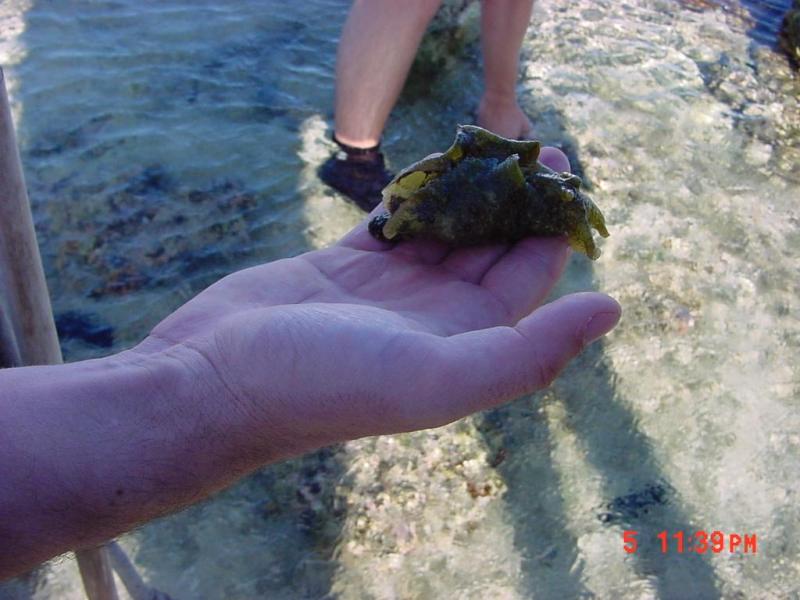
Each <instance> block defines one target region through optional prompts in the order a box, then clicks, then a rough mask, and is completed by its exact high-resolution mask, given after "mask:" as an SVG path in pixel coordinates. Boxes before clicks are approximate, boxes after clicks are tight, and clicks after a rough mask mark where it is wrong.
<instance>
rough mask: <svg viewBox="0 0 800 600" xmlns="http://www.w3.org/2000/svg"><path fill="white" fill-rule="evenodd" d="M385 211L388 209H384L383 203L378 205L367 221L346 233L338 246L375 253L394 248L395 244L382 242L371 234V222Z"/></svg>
mask: <svg viewBox="0 0 800 600" xmlns="http://www.w3.org/2000/svg"><path fill="white" fill-rule="evenodd" d="M385 210H386V209H385V208H384V207H383V202H381V203H380V204H378V206H376V207H375V208H373V209H372V212H370V213H369V215H367V218H366V219H364V220H363V221H361V223H359V224H358V225H356V226H355V227H353V229H351V230H350V231H349V232H348V233H346V234H345V235H344V236H343V237H342V238H341V239H340V240H339V241H338V242H337V244H338V245H339V246H347V247H349V248H355V249H356V250H371V251H375V252H382V251H384V250H389V249H390V248H393V247H394V246H395V244H394V243H393V242H382V241H381V240H378V239H375V237H374V236H373V235H372V234H371V233H370V232H369V222H370V221H371V220H372V219H374V218H375V217H377V216H378V215H380V214H382V213H383V212H384V211H385Z"/></svg>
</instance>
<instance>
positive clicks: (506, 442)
mask: <svg viewBox="0 0 800 600" xmlns="http://www.w3.org/2000/svg"><path fill="white" fill-rule="evenodd" d="M29 4H30V3H29V2H23V1H21V0H19V1H16V2H12V3H10V4H4V7H3V8H0V10H2V11H5V13H3V12H0V27H2V31H3V32H4V34H3V39H2V42H0V62H2V63H4V64H5V65H8V66H9V68H8V71H7V76H8V78H9V80H10V82H11V86H12V93H13V101H14V109H15V115H16V117H17V126H18V132H19V136H20V143H21V146H22V152H23V162H24V164H25V167H26V175H27V180H28V186H29V189H30V195H31V200H32V203H33V207H34V213H35V220H36V225H37V231H38V234H39V240H40V244H41V246H42V251H43V258H44V261H45V267H46V271H47V276H48V283H49V285H50V289H51V293H52V295H53V299H54V309H55V313H56V315H57V316H58V317H59V319H60V324H61V327H62V331H65V332H70V331H72V332H73V335H72V336H71V337H67V338H66V339H65V341H64V350H65V354H66V357H67V359H69V360H77V359H80V358H85V357H90V356H99V355H103V354H105V353H108V352H109V351H113V350H117V349H122V348H125V347H128V346H130V345H131V344H133V343H134V342H136V341H138V340H139V339H141V338H142V337H143V336H144V335H145V334H146V332H147V331H148V330H149V328H150V327H152V326H153V325H154V324H155V323H156V322H158V321H159V320H160V319H161V318H162V317H163V316H165V315H166V314H167V313H169V312H170V311H171V310H172V309H174V308H175V307H177V306H178V305H180V304H181V303H182V302H183V301H185V300H186V299H187V298H189V297H191V296H192V295H194V294H195V293H196V292H197V291H199V290H200V289H202V288H203V287H205V286H206V285H208V284H209V283H211V282H212V281H214V280H216V279H217V278H219V277H220V276H221V275H223V274H225V273H228V272H230V271H233V270H236V269H238V268H241V267H244V266H248V265H251V264H255V263H259V262H263V261H267V260H272V259H275V258H278V257H283V256H289V255H293V254H297V253H299V252H302V251H305V250H307V249H312V248H316V247H321V246H324V245H326V244H328V243H330V242H331V241H333V240H335V239H337V238H338V237H339V236H340V235H341V234H342V233H344V232H345V231H347V230H348V229H349V228H350V227H352V226H353V225H354V224H355V223H357V222H358V221H359V219H360V218H361V215H360V214H359V212H358V211H357V210H356V209H354V208H352V207H351V206H349V205H347V204H345V203H344V202H342V201H341V199H340V198H338V197H337V196H336V195H335V193H333V192H331V191H330V190H327V189H326V188H325V187H324V186H323V185H321V184H320V183H319V181H318V180H317V179H316V176H315V170H316V167H317V166H318V165H319V164H320V163H321V162H322V161H323V160H325V158H327V156H328V154H329V153H330V151H331V144H330V142H328V141H327V137H326V136H327V130H328V128H329V126H330V120H331V116H332V115H331V102H332V86H333V78H332V73H333V65H334V55H335V49H336V42H337V39H338V35H339V31H340V28H341V24H342V22H343V20H344V17H345V12H346V3H344V2H333V1H327V2H326V1H323V0H314V2H307V3H292V4H291V6H290V5H288V4H285V3H277V2H273V3H264V2H240V3H237V5H236V8H235V9H233V8H231V7H228V6H227V5H224V4H223V5H220V3H211V2H195V1H192V2H189V1H188V0H187V1H178V0H169V1H168V2H161V3H158V4H155V3H152V4H145V6H144V7H141V6H139V4H140V3H134V2H132V1H131V0H120V1H116V2H104V3H80V2H62V3H58V4H51V3H41V4H36V3H34V4H33V6H29ZM765 7H767V8H768V9H769V10H767V11H766V12H765V11H764V8H765ZM781 7H782V5H780V4H779V3H773V4H770V5H764V4H756V3H745V4H743V5H742V6H739V5H735V4H731V3H726V4H718V3H709V2H699V1H695V2H684V3H680V4H678V3H674V2H665V1H660V0H629V1H628V2H625V3H622V4H620V3H616V2H611V1H610V0H592V1H591V2H590V1H589V0H575V1H572V2H568V3H567V2H554V1H545V0H542V2H540V3H539V5H537V8H536V11H535V17H534V21H533V24H532V26H531V28H530V30H529V35H528V39H527V40H526V43H525V60H524V61H523V65H522V77H521V80H520V95H521V99H522V102H523V105H524V107H525V108H526V110H527V111H528V112H529V114H531V116H532V117H533V118H534V121H535V123H536V127H537V131H538V134H539V136H540V137H541V138H542V139H543V140H544V141H546V142H548V143H555V144H561V145H562V146H563V147H564V149H565V150H566V151H567V153H568V154H569V155H570V157H571V159H572V160H573V164H574V165H575V168H576V170H577V171H578V172H579V173H581V174H582V175H583V176H584V178H585V180H586V181H587V184H588V185H589V186H590V188H591V193H592V195H593V197H594V198H595V200H596V201H597V203H598V205H599V206H601V207H602V209H603V210H604V212H605V213H606V216H607V219H608V221H609V229H610V230H611V232H612V236H611V237H610V238H609V239H608V240H606V241H605V242H604V244H603V246H602V249H603V256H602V258H601V259H600V260H599V261H597V262H596V263H589V262H588V261H586V260H585V259H583V258H582V257H574V258H573V259H572V261H571V262H570V264H569V267H568V270H567V273H566V275H565V277H564V278H563V280H562V282H561V284H560V285H559V289H558V291H557V293H558V294H562V293H566V292H569V291H573V290H582V289H597V290H602V291H604V292H607V293H609V294H611V295H613V296H615V297H616V298H618V299H619V300H620V302H621V303H622V305H623V307H624V309H625V314H624V318H623V321H622V322H621V324H620V326H619V327H618V328H617V329H616V330H615V332H614V333H612V334H611V335H610V336H609V337H608V338H607V339H606V340H605V341H604V342H602V343H600V344H596V345H594V346H593V347H591V348H590V349H589V350H587V351H586V352H585V353H584V354H583V355H582V356H581V357H580V358H579V359H578V360H577V361H575V363H574V364H573V365H571V366H570V368H569V369H568V370H567V371H566V372H565V373H564V374H563V375H562V376H561V377H560V378H559V379H558V381H557V382H556V383H555V384H554V385H553V386H552V387H551V388H550V389H549V390H547V391H545V392H542V393H540V394H537V395H535V396H533V397H530V398H523V399H520V400H519V401H517V402H515V403H512V404H510V405H508V406H507V407H504V408H501V409H498V410H495V411H491V412H488V413H485V414H482V415H477V416H475V417H473V418H469V419H465V420H462V421H460V422H458V423H456V424H453V425H451V426H449V427H445V428H441V429H438V430H434V431H425V432H419V433H414V434H406V435H400V436H386V437H381V438H375V439H366V440H360V441H357V442H353V443H350V444H346V445H344V446H342V447H339V448H335V449H329V450H326V451H323V452H320V453H317V454H314V455H309V456H307V457H303V458H302V459H298V460H295V461H289V462H286V463H283V464H281V465H276V466H273V467H270V468H267V469H264V470H263V471H262V472H260V473H258V474H256V475H254V476H252V477H250V478H248V479H246V480H245V481H243V482H242V483H241V484H239V485H237V486H235V487H234V488H232V489H231V490H228V491H226V492H225V493H223V494H220V495H219V496H217V497H216V498H214V499H212V500H211V501H208V502H206V503H203V504H201V505H199V506H196V507H193V508H191V509H189V510H187V511H184V512H182V513H180V514H178V515H175V516H172V517H169V518H166V519H162V520H160V521H157V522H155V523H152V524H149V525H147V526H145V527H143V528H141V529H140V530H138V531H136V532H133V533H132V534H129V535H127V536H124V537H123V538H122V543H123V545H124V546H125V547H126V548H127V549H128V550H129V552H130V554H131V556H132V558H133V559H134V561H135V562H136V564H137V565H138V567H139V568H140V569H141V570H142V572H143V574H144V575H145V577H146V578H147V579H148V581H150V582H151V583H152V584H153V585H155V586H157V587H158V588H160V589H162V590H164V591H167V592H169V593H170V594H172V595H173V596H174V597H176V598H223V597H224V598H253V597H270V598H298V597H309V598H318V597H324V596H326V595H330V596H336V597H341V598H440V597H459V598H484V597H499V598H528V597H536V598H539V597H542V598H564V597H576V596H581V595H582V596H592V595H596V596H599V597H609V596H611V595H612V594H613V595H615V596H618V597H622V598H651V597H653V598H655V597H658V598H678V597H681V598H682V597H696V598H707V597H716V596H720V595H722V596H725V597H765V598H784V597H791V596H793V595H798V594H800V588H798V584H797V582H798V581H800V552H799V551H798V547H797V544H796V540H797V539H798V534H799V533H800V510H799V509H798V508H797V497H798V493H800V485H799V484H798V482H800V456H798V453H799V452H800V433H798V432H799V431H800V428H799V427H798V426H799V425H800V417H798V410H797V409H798V403H799V402H798V401H799V400H800V377H799V373H798V367H797V365H796V361H795V360H794V357H795V356H796V355H797V352H798V346H800V325H799V323H800V321H798V316H799V313H798V311H799V309H800V301H798V292H800V285H799V284H798V281H800V278H798V275H800V273H798V271H800V269H798V266H799V265H800V263H799V262H798V259H797V255H798V252H800V236H799V235H798V233H797V226H798V224H800V210H799V209H798V208H797V207H798V201H799V200H800V144H799V143H798V140H800V106H799V105H798V97H800V93H799V92H800V84H799V83H798V80H797V78H796V77H793V76H792V75H791V72H790V70H789V68H788V66H787V64H786V61H785V60H784V58H783V57H781V56H779V55H777V54H775V53H774V52H773V51H772V49H771V46H770V43H771V41H770V40H771V38H770V34H769V32H770V31H773V32H774V27H775V26H776V23H777V21H776V19H775V18H774V15H775V14H777V13H778V12H779V9H780V8H781ZM758 10H761V11H762V12H761V13H759V12H758ZM762 13H763V14H762ZM767 13H769V14H768V15H767V16H764V14H767ZM753 17H755V18H756V21H755V22H754V21H752V18H753ZM12 25H13V26H12ZM477 61H478V59H477V57H476V56H475V55H474V53H471V52H467V53H466V54H465V56H464V57H462V59H461V60H460V61H457V62H456V63H455V64H454V66H453V68H452V69H451V70H449V71H448V72H446V73H443V74H442V76H441V77H440V78H439V79H438V80H437V81H435V82H433V84H432V85H430V86H429V90H428V92H427V93H426V94H423V95H421V94H419V93H418V90H417V91H416V92H414V93H408V94H406V95H405V97H404V98H403V100H402V101H401V103H400V105H399V106H398V107H397V109H396V110H395V112H394V113H393V115H392V118H391V121H390V123H389V126H388V128H387V131H386V137H385V144H384V147H385V151H386V154H387V157H388V159H389V161H390V162H391V163H392V164H394V165H395V166H401V165H403V164H405V163H407V162H409V161H410V160H413V159H415V158H418V157H419V156H422V155H425V154H427V153H429V152H431V151H434V150H437V149H441V148H443V147H445V146H446V145H447V144H448V143H449V141H450V139H451V137H452V133H453V129H454V126H455V124H456V123H459V122H466V121H469V119H470V118H471V115H472V111H473V110H474V102H475V99H476V97H477V94H479V93H480V77H479V75H480V67H479V63H478V62H477ZM410 89H414V88H413V87H412V88H410ZM70 325H71V326H72V329H70ZM86 331H92V332H94V335H87V334H86V333H85V332H86ZM81 338H82V339H81ZM626 529H634V530H637V531H638V532H639V540H640V543H641V547H640V550H639V551H638V552H637V553H635V554H632V555H629V554H626V553H625V552H624V550H623V540H622V532H623V531H624V530H626ZM697 530H705V531H708V532H711V531H715V530H718V531H721V532H724V533H727V534H732V533H737V534H741V535H744V534H756V535H757V536H758V548H757V553H755V554H752V553H747V554H745V553H742V552H741V551H737V552H734V553H730V552H727V551H726V552H721V553H718V554H715V553H707V554H703V555H699V554H697V553H685V554H679V553H677V552H675V551H673V550H672V548H673V546H670V551H669V552H667V553H662V552H661V549H660V545H659V543H658V541H657V539H656V537H655V536H656V535H657V534H658V532H661V531H667V532H668V533H669V534H670V535H672V534H674V533H676V532H677V531H685V532H687V533H691V532H694V531H697ZM3 593H6V594H8V595H13V596H12V597H16V596H20V597H26V596H28V595H32V596H33V597H35V598H70V597H74V598H78V597H80V584H79V582H78V579H77V575H76V571H75V567H74V564H73V563H72V561H71V560H69V559H62V560H58V561H54V562H53V563H51V564H50V565H48V566H47V567H46V568H44V569H43V570H42V571H41V572H40V573H39V574H38V576H37V577H36V578H34V579H33V580H32V583H30V585H26V584H24V583H23V582H17V583H16V584H15V585H13V586H6V587H5V588H0V595H2V594H3Z"/></svg>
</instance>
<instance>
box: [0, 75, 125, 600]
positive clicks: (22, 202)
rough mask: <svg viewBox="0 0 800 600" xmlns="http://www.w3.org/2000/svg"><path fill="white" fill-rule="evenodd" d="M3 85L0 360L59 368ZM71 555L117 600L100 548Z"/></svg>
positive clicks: (98, 589) (100, 599)
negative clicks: (0, 347)
mask: <svg viewBox="0 0 800 600" xmlns="http://www.w3.org/2000/svg"><path fill="white" fill-rule="evenodd" d="M5 83H6V82H5V76H4V74H3V69H2V68H0V336H2V337H0V342H2V343H3V344H4V345H8V346H11V347H9V348H4V349H3V350H0V356H2V357H3V358H4V360H5V361H6V362H8V361H19V364H20V365H48V364H50V365H52V364H59V363H61V362H63V360H62V357H61V348H60V347H59V345H58V334H57V333H56V327H55V323H54V321H53V309H52V307H51V306H50V296H49V294H48V293H47V283H46V281H45V278H44V269H43V268H42V259H41V257H40V255H39V245H38V244H37V243H36V233H35V231H34V229H33V216H32V215H31V209H30V204H29V203H28V193H27V191H26V189H25V179H24V177H23V174H22V164H21V162H20V157H19V150H18V148H17V139H16V135H15V134H14V123H13V121H12V119H11V107H10V105H9V102H8V94H7V93H6V85H5ZM14 346H16V347H14ZM9 357H11V358H9ZM75 556H76V557H77V559H78V567H79V569H80V572H81V577H82V578H83V585H84V588H85V589H86V595H87V597H88V598H89V600H117V591H116V589H115V587H114V578H113V575H112V572H111V566H110V563H109V560H108V556H107V554H106V552H105V550H104V549H103V548H92V549H90V550H81V551H78V552H76V553H75Z"/></svg>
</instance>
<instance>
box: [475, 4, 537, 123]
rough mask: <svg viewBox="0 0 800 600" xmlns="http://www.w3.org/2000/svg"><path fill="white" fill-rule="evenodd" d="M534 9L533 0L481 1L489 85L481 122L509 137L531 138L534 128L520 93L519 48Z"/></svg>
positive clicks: (481, 110) (486, 75)
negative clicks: (519, 100) (518, 82)
mask: <svg viewBox="0 0 800 600" xmlns="http://www.w3.org/2000/svg"><path fill="white" fill-rule="evenodd" d="M532 9H533V0H483V2H482V4H481V48H482V50H483V72H484V83H485V87H484V92H483V98H481V103H480V105H479V107H478V124H479V125H480V126H481V127H485V128H486V129H489V130H491V131H494V132H495V133H497V134H499V135H502V136H505V137H509V138H523V137H528V136H529V135H530V134H531V133H532V130H533V125H531V122H530V120H529V119H528V117H527V116H525V113H524V112H522V109H521V108H520V107H519V104H518V103H517V93H516V88H517V76H518V69H519V51H520V47H521V46H522V39H523V38H524V37H525V30H526V29H527V28H528V24H529V23H530V20H531V11H532Z"/></svg>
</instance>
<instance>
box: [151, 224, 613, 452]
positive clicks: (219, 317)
mask: <svg viewBox="0 0 800 600" xmlns="http://www.w3.org/2000/svg"><path fill="white" fill-rule="evenodd" d="M568 252H569V249H568V246H567V244H566V242H565V240H563V239H561V238H530V239H526V240H523V241H521V242H519V243H517V244H515V245H513V246H509V245H496V246H482V247H475V248H466V249H457V250H452V249H449V248H447V247H446V246H444V245H442V244H439V243H437V242H430V241H412V242H403V243H399V244H396V245H392V244H388V243H383V242H379V241H377V240H375V239H373V238H372V237H371V236H370V235H369V233H368V231H367V227H366V221H365V222H364V223H362V224H360V225H359V226H358V227H356V228H355V229H354V230H353V231H352V232H350V234H348V235H347V236H345V237H344V238H343V239H342V240H341V241H340V242H339V243H337V244H336V245H334V246H332V247H330V248H327V249H324V250H318V251H313V252H308V253H306V254H302V255H300V256H297V257H294V258H289V259H284V260H280V261H276V262H272V263H268V264H265V265H262V266H258V267H253V268H250V269H246V270H243V271H239V272H237V273H234V274H233V275H230V276H228V277H226V278H224V279H223V280H221V281H219V282H218V283H216V284H215V285H213V286H211V287H210V288H209V289H207V290H206V291H204V292H202V293H201V294H200V295H198V296H197V297H196V298H195V299H193V300H192V301H191V302H189V303H188V304H186V305H185V306H184V307H182V308H181V309H179V310H178V311H177V312H176V313H174V314H173V315H171V316H170V317H168V318H167V319H166V320H165V321H163V322H162V323H161V324H160V325H159V326H158V327H156V329H155V330H154V331H153V333H152V334H151V337H150V338H149V339H148V340H146V341H145V343H144V344H143V345H142V346H141V347H140V351H153V350H156V349H160V348H164V347H180V348H183V349H185V350H186V351H187V352H188V353H189V354H190V355H191V356H194V357H195V358H194V360H197V361H200V362H201V363H205V364H204V368H199V369H198V371H199V372H207V373H212V374H213V375H212V376H213V377H214V378H217V379H218V380H219V381H221V382H222V384H223V386H222V387H221V388H220V389H224V390H226V397H225V398H222V399H220V400H218V401H220V402H229V403H230V404H231V407H232V408H233V409H243V411H242V414H244V415H246V416H247V421H248V422H249V423H250V424H251V426H252V428H253V434H254V435H256V434H257V432H259V431H262V432H263V431H265V430H269V434H270V436H271V438H272V439H273V440H274V443H275V444H278V445H280V447H281V450H280V452H278V453H279V454H287V455H288V454H296V453H300V452H304V451H307V450H310V449H312V448H314V447H318V446H320V445H324V444H328V443H331V442H335V441H341V440H345V439H352V438H356V437H360V436H364V435H373V434H380V433H390V432H398V431H406V430H413V429H420V428H425V427H431V426H436V425H441V424H444V423H447V422H449V421H452V420H454V419H457V418H459V417H461V416H464V415H466V414H469V413H471V412H474V411H476V410H480V409H483V408H487V407H490V406H493V405H495V404H497V403H500V402H502V401H505V400H509V399H511V398H514V397H517V396H519V395H521V394H524V393H527V392H531V391H533V390H535V389H538V388H541V387H543V386H546V385H548V384H549V383H550V381H551V380H552V379H553V378H554V377H555V376H556V375H557V374H558V372H559V371H560V370H561V369H562V368H563V367H564V366H565V364H566V363H567V362H568V360H569V359H570V358H572V357H573V356H574V355H576V354H577V353H578V352H579V351H580V350H581V349H582V348H583V346H584V345H585V344H587V343H588V342H590V341H591V340H592V339H595V338H596V337H599V336H600V335H602V334H603V333H605V332H607V331H608V330H609V329H611V328H612V327H613V326H614V324H615V323H616V321H617V320H618V318H619V306H618V305H617V304H616V302H615V301H614V300H612V299H610V298H608V297H607V296H604V295H602V294H597V293H582V294H573V295H570V296H566V297H564V298H561V299H559V300H557V301H555V302H553V303H551V304H548V305H545V306H542V307H539V308H537V307H538V306H539V304H540V303H541V302H542V300H543V299H544V298H545V296H546V295H547V294H548V293H549V291H550V290H551V289H552V287H553V285H554V284H555V282H556V280H557V279H558V277H559V276H560V274H561V272H562V270H563V267H564V263H565V260H566V258H567V255H568ZM209 366H210V367H211V368H207V367H209ZM196 368H197V367H196Z"/></svg>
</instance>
